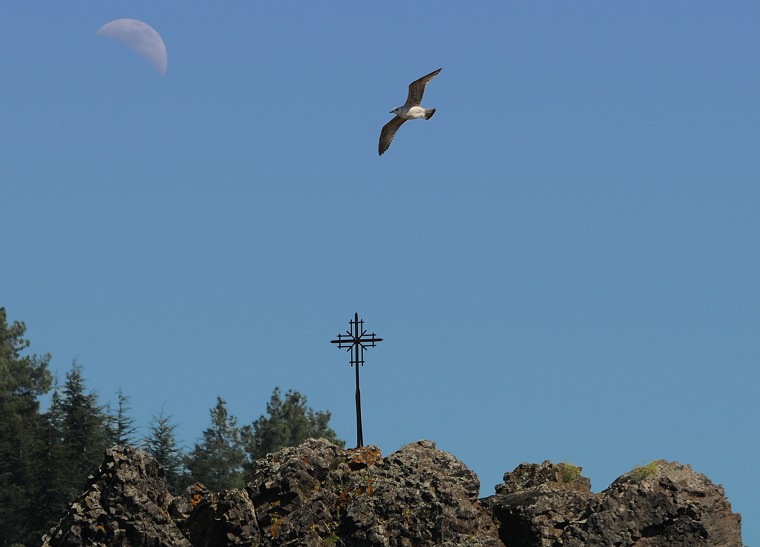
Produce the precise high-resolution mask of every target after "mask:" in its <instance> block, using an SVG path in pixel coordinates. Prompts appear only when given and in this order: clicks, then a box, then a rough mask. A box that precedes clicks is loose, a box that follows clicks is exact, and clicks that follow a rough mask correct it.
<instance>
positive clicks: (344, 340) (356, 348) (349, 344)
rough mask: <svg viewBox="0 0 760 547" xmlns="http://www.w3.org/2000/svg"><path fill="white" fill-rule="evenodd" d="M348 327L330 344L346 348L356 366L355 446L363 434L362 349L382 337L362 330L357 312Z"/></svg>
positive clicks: (361, 322)
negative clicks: (360, 380) (360, 370)
mask: <svg viewBox="0 0 760 547" xmlns="http://www.w3.org/2000/svg"><path fill="white" fill-rule="evenodd" d="M348 324H349V325H350V327H351V328H350V329H349V330H347V331H346V333H345V334H343V333H341V334H338V338H337V339H335V340H330V343H332V344H338V348H339V349H346V350H348V351H350V352H351V360H350V361H349V362H350V363H351V365H352V366H355V367H356V447H357V448H361V447H362V446H364V435H363V433H362V395H361V391H360V389H359V367H360V366H363V365H364V350H365V349H366V348H367V347H371V348H374V347H375V345H376V344H377V343H378V342H382V341H383V339H382V338H378V337H377V336H375V333H374V332H373V333H372V334H367V331H366V330H364V320H359V314H358V313H355V314H354V319H353V321H349V322H348Z"/></svg>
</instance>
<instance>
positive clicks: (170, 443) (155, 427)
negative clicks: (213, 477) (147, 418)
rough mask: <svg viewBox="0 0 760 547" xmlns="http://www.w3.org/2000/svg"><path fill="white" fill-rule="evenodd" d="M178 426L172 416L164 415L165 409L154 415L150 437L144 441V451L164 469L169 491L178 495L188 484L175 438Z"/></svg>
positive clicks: (180, 451)
mask: <svg viewBox="0 0 760 547" xmlns="http://www.w3.org/2000/svg"><path fill="white" fill-rule="evenodd" d="M176 428H177V426H176V424H173V423H172V422H171V416H167V415H166V414H164V408H163V407H161V411H160V412H159V413H158V415H154V416H153V419H152V420H151V423H150V425H149V426H148V436H147V437H145V438H144V439H143V440H142V447H143V448H144V450H145V451H146V452H147V453H148V454H149V455H150V456H151V457H152V458H154V459H155V460H156V461H157V462H158V463H160V464H161V466H162V467H163V468H164V473H165V475H166V483H167V486H168V487H169V491H170V492H172V493H173V494H177V493H179V492H180V490H182V488H183V486H184V485H185V482H186V477H185V475H184V472H183V464H182V450H180V449H179V448H178V447H177V441H176V438H175V436H174V430H175V429H176Z"/></svg>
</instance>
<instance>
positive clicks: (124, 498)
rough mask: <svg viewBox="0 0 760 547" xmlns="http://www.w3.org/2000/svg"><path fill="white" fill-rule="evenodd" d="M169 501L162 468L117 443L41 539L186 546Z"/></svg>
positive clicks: (53, 542)
mask: <svg viewBox="0 0 760 547" xmlns="http://www.w3.org/2000/svg"><path fill="white" fill-rule="evenodd" d="M171 500H172V497H171V495H170V494H169V492H168V490H167V489H166V480H165V478H164V471H163V469H162V468H161V466H160V465H159V464H158V463H157V462H156V461H155V460H152V459H151V458H149V457H148V456H147V454H145V453H144V452H141V451H139V450H136V449H134V448H131V447H122V446H115V447H113V448H111V449H109V450H106V453H105V458H104V460H103V463H102V464H101V466H100V467H99V468H98V471H97V472H96V473H95V474H94V475H93V476H91V477H90V480H89V486H88V487H87V490H85V492H84V493H83V494H82V495H81V496H79V498H77V499H76V501H74V503H73V504H72V505H71V507H70V509H69V511H68V512H67V513H66V514H65V515H64V517H63V518H62V519H61V521H60V522H59V523H58V525H57V526H56V527H55V528H53V530H51V531H50V533H49V534H47V535H46V536H44V537H43V543H42V544H43V546H51V547H57V546H63V545H93V546H94V545H111V546H115V545H120V546H125V547H149V546H150V547H153V546H156V545H176V546H178V547H183V546H186V547H190V545H191V544H190V542H189V541H188V540H187V539H186V538H185V536H184V535H183V534H182V532H181V531H180V529H179V528H178V527H177V526H176V525H175V524H174V522H173V521H172V519H171V517H170V516H169V504H170V502H171Z"/></svg>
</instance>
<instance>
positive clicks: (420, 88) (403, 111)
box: [378, 68, 441, 156]
mask: <svg viewBox="0 0 760 547" xmlns="http://www.w3.org/2000/svg"><path fill="white" fill-rule="evenodd" d="M440 71H441V69H440V68H439V69H438V70H434V71H433V72H431V73H430V74H428V75H427V76H423V77H422V78H420V79H419V80H415V81H413V82H412V83H411V84H409V96H408V97H407V98H406V102H405V103H404V106H397V107H396V108H394V109H393V110H391V112H390V113H391V114H395V115H396V117H395V118H393V119H392V120H391V121H389V122H388V123H386V124H385V125H384V126H383V130H382V131H381V132H380V143H379V145H378V152H380V155H381V156H382V155H383V152H385V151H386V150H388V147H389V146H390V145H391V143H392V142H393V137H395V136H396V131H398V128H399V127H401V126H402V125H403V123H404V122H405V121H406V120H416V119H417V118H425V119H426V120H429V119H430V118H432V117H433V114H435V108H431V109H427V108H424V107H422V106H420V101H422V94H423V93H424V92H425V86H426V85H427V84H428V82H429V81H430V80H432V79H433V78H435V77H436V76H438V73H439V72H440Z"/></svg>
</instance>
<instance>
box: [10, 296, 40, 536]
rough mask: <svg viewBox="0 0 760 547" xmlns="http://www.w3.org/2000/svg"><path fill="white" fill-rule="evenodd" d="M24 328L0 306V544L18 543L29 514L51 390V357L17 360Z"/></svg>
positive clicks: (23, 347) (25, 343)
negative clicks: (44, 405) (43, 406)
mask: <svg viewBox="0 0 760 547" xmlns="http://www.w3.org/2000/svg"><path fill="white" fill-rule="evenodd" d="M25 332H26V325H25V324H24V323H22V322H19V321H14V322H13V324H11V325H9V324H8V321H7V315H6V311H5V308H0V545H5V544H11V543H14V542H16V541H20V540H21V539H22V538H23V536H24V535H25V534H26V531H27V530H28V526H29V518H30V515H31V514H32V512H33V509H34V507H33V503H32V499H31V497H32V492H33V491H34V481H35V478H36V470H35V464H34V460H33V456H34V454H35V452H36V450H37V445H38V443H39V441H40V423H41V420H40V414H39V400H38V398H39V396H40V395H43V394H45V393H47V392H48V391H49V390H50V386H51V383H52V377H51V374H50V372H49V371H48V369H47V366H48V362H49V361H50V355H43V356H42V357H38V356H37V355H31V356H29V355H27V356H22V355H21V354H22V352H23V351H24V350H26V348H28V347H29V345H30V343H29V341H28V340H25V339H24V338H23V336H24V333H25Z"/></svg>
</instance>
